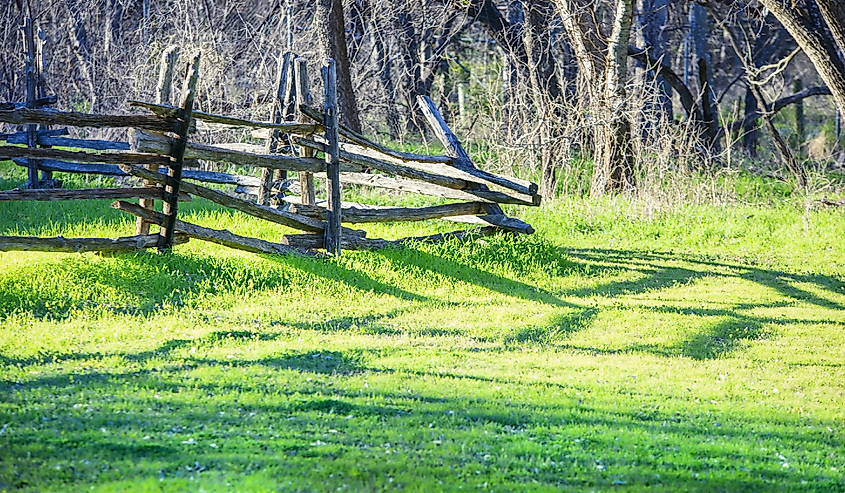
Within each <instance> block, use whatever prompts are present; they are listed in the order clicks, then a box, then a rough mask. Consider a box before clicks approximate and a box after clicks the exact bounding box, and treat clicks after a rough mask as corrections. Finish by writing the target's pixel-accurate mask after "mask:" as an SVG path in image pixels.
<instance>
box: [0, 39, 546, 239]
mask: <svg viewBox="0 0 845 493" xmlns="http://www.w3.org/2000/svg"><path fill="white" fill-rule="evenodd" d="M176 58H177V53H176V52H175V50H174V49H172V48H169V49H168V50H166V51H165V53H164V54H163V56H162V62H161V70H160V73H159V83H158V86H157V88H156V102H155V103H149V102H141V101H130V104H131V105H133V106H136V107H140V108H145V109H147V110H149V111H150V112H151V113H152V114H148V115H92V114H83V113H77V112H61V111H55V110H52V109H46V108H42V107H37V104H30V103H33V102H37V98H29V99H32V100H33V101H29V100H28V102H27V104H18V103H14V104H12V103H8V104H5V105H3V104H2V103H0V122H5V123H9V124H14V125H27V127H26V128H27V130H26V131H24V132H17V133H13V134H6V135H3V134H0V138H2V139H5V141H6V143H7V145H0V159H12V160H13V161H15V162H16V163H17V164H19V165H22V166H26V167H27V168H28V170H30V171H29V181H28V188H29V189H24V190H18V189H16V190H11V191H5V192H0V202H3V201H12V200H80V199H114V200H115V202H113V203H112V207H113V208H115V209H118V210H121V211H124V212H127V213H129V214H132V215H134V216H136V217H137V226H136V232H135V233H136V234H135V235H134V236H128V237H123V238H117V239H103V238H76V239H67V238H62V237H57V238H36V237H12V236H5V237H0V251H5V250H44V251H117V250H137V249H144V248H150V247H158V248H159V249H162V250H167V249H169V248H171V247H172V245H174V244H177V243H183V242H185V241H187V240H188V239H189V238H197V239H202V240H206V241H212V242H215V243H218V244H222V245H226V246H229V247H232V248H238V249H242V250H247V251H251V252H263V253H279V254H286V253H293V252H301V251H303V250H313V249H325V250H326V251H328V252H330V253H333V254H339V253H340V251H341V250H342V249H353V250H354V249H377V248H383V247H386V246H390V245H399V244H403V243H406V242H408V241H440V240H444V239H446V238H450V237H453V238H466V237H471V236H476V235H488V234H493V233H496V232H499V231H511V232H518V233H526V234H530V233H533V229H532V228H531V226H530V225H528V224H526V223H525V222H523V221H520V220H518V219H514V218H510V217H507V216H506V215H505V214H504V213H503V211H502V209H501V207H500V204H518V205H526V206H537V205H539V204H540V196H539V195H538V194H537V186H536V185H535V184H534V183H531V182H529V181H525V180H520V179H516V178H510V177H504V176H500V175H497V174H493V173H489V172H486V171H483V170H480V169H477V168H476V167H475V166H474V165H473V164H472V162H471V160H470V158H469V156H468V155H467V153H466V151H465V150H464V149H463V147H462V146H461V144H460V142H459V140H458V139H457V138H456V137H455V135H454V134H453V133H452V132H451V130H450V129H449V127H448V126H447V125H446V123H445V122H444V120H443V118H442V117H441V116H440V114H439V112H438V111H437V109H436V107H435V106H434V104H433V103H432V101H431V100H430V99H429V98H427V97H422V98H420V99H419V103H420V107H421V108H422V109H423V111H424V113H425V116H426V118H427V120H428V122H429V124H430V125H431V127H432V130H433V131H434V134H435V135H436V136H437V137H438V139H439V140H440V141H441V142H442V144H443V145H444V147H445V148H446V150H447V155H445V156H429V155H422V154H413V153H407V152H400V151H396V150H394V149H390V148H388V147H385V146H382V145H380V144H377V143H375V142H373V141H372V140H370V139H368V138H366V137H365V136H363V135H360V134H358V133H356V132H354V131H352V130H350V129H349V128H346V127H345V126H344V125H342V124H340V123H339V121H338V113H337V104H336V99H337V96H336V94H337V92H336V85H335V68H334V61H333V60H331V59H326V61H325V62H324V64H323V67H322V75H323V82H324V83H323V86H324V104H323V108H322V109H317V108H316V107H315V106H314V105H313V101H312V97H311V94H310V91H309V87H308V74H307V65H306V63H305V61H304V60H303V59H301V58H296V57H295V56H294V55H293V54H290V53H288V54H285V56H284V57H282V59H281V63H280V66H279V70H278V72H277V77H276V89H277V90H276V91H275V94H274V101H273V110H272V113H271V115H270V120H269V121H253V120H245V119H240V118H232V117H227V116H222V115H214V114H210V113H204V112H200V111H194V109H193V105H194V99H195V91H196V85H197V74H198V70H199V54H198V53H197V54H194V55H193V56H192V58H191V61H190V63H189V64H188V70H187V72H186V73H187V75H186V78H185V81H184V84H183V88H184V89H183V94H182V96H181V101H180V103H179V105H178V106H173V105H170V104H168V102H169V100H170V87H171V80H172V78H173V67H174V64H175V60H176ZM36 125H40V128H37V129H36V128H34V127H35V126H36ZM48 125H60V126H75V127H94V128H106V127H124V128H126V127H128V128H129V129H130V130H129V137H130V138H129V142H110V141H102V140H90V139H71V138H67V137H64V135H66V134H67V130H66V129H64V128H62V129H50V128H48V127H47V126H48ZM199 125H204V126H213V127H218V126H219V127H224V128H248V129H253V136H254V137H259V138H263V139H265V145H264V146H258V145H255V144H241V143H234V144H216V145H206V144H199V143H193V142H189V139H188V137H189V133H190V132H191V131H192V129H193V128H195V127H196V126H199ZM341 138H342V139H344V140H345V141H344V142H341ZM8 144H27V145H28V146H27V147H19V146H15V145H8ZM54 147H71V148H79V149H86V151H68V150H63V149H57V148H54ZM92 150H93V151H96V152H90V151H92ZM319 154H322V155H323V157H322V158H318V157H317V156H318V155H319ZM197 160H204V161H211V162H218V163H229V164H234V165H238V166H241V167H253V168H260V169H261V177H260V178H259V177H255V176H245V175H237V174H231V173H219V172H211V171H202V170H197V169H185V167H186V166H194V165H196V164H198V163H197ZM39 170H40V171H41V172H42V173H44V172H47V173H50V172H53V171H59V172H70V173H95V174H104V175H116V176H119V175H129V176H134V177H137V178H141V179H143V180H144V186H143V187H134V188H113V189H87V190H62V189H56V188H53V189H38V188H39V187H41V186H44V185H45V184H46V185H47V186H50V185H55V184H56V183H54V182H47V181H45V180H43V179H41V180H39V179H37V173H38V171H39ZM33 173H34V174H33ZM288 173H297V174H298V176H296V177H295V178H294V177H292V176H291V177H289V176H288ZM48 176H49V175H48ZM315 178H317V179H318V180H320V181H323V182H325V184H326V200H325V201H321V202H318V200H317V193H316V187H315ZM195 182H199V183H195ZM209 182H210V183H217V184H229V185H235V186H236V191H239V192H246V193H247V194H250V195H254V196H255V197H256V202H253V201H251V200H247V199H244V198H243V195H240V196H239V195H237V194H235V195H233V194H230V193H225V192H222V191H220V190H219V189H216V188H219V187H216V188H210V187H208V186H206V185H204V184H201V183H209ZM59 185H60V184H59ZM342 185H360V186H363V187H374V188H384V189H390V190H396V191H401V192H407V193H416V194H423V195H429V196H434V197H440V198H443V199H450V200H452V201H456V202H451V203H447V204H442V205H436V206H431V207H419V208H407V207H379V206H371V205H365V204H358V203H346V202H341V186H342ZM294 191H296V192H298V195H296V194H293V193H291V192H294ZM192 196H199V197H202V198H204V199H207V200H209V201H212V202H215V203H217V204H220V205H222V206H224V207H227V208H231V209H234V210H238V211H240V212H243V213H245V214H249V215H251V216H254V217H258V218H261V219H264V220H267V221H272V222H275V223H278V224H281V225H284V226H288V227H290V228H293V229H296V230H299V231H301V232H302V233H301V234H288V235H281V237H280V240H279V241H278V242H270V241H266V240H262V239H257V238H248V237H244V236H239V235H235V234H233V233H231V232H229V231H226V230H213V229H210V228H206V227H202V226H199V225H195V224H190V223H186V222H184V221H181V220H179V219H178V218H177V212H178V203H179V201H180V200H191V197H192ZM128 199H140V202H139V203H138V204H134V203H130V202H127V201H126V200H128ZM274 199H275V201H274ZM156 200H159V201H162V211H161V212H157V211H156V210H155V209H154V202H155V201H156ZM272 202H275V204H273V203H272ZM274 205H275V206H274ZM427 219H444V220H449V221H454V222H462V223H469V224H471V225H473V228H472V229H469V230H463V231H455V232H452V233H444V234H438V235H431V236H425V237H413V238H403V239H400V240H395V241H387V240H382V239H373V238H367V237H366V233H365V232H364V231H360V230H356V229H352V228H348V227H342V226H341V224H342V223H345V224H348V225H349V224H359V223H370V222H398V221H421V220H427ZM150 224H157V225H159V226H160V232H159V233H158V234H153V235H151V234H149V225H150Z"/></svg>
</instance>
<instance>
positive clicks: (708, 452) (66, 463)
mask: <svg viewBox="0 0 845 493" xmlns="http://www.w3.org/2000/svg"><path fill="white" fill-rule="evenodd" d="M218 337H222V338H223V339H224V340H225V339H228V338H229V337H230V336H228V335H223V334H222V333H221V334H218V335H216V336H213V337H212V336H207V337H206V338H207V339H208V340H209V341H211V342H214V341H216V340H219V339H215V338H218ZM235 338H236V339H237V338H238V336H237V335H235ZM246 339H248V338H246ZM175 347H178V346H167V345H162V347H161V348H160V349H162V350H167V351H173V350H174V348H175ZM368 358H369V355H367V354H362V353H361V352H360V350H352V351H331V352H315V351H308V352H290V353H287V354H284V355H280V356H271V357H266V358H259V359H256V360H252V361H250V360H244V361H238V362H234V361H229V360H225V359H222V360H221V359H216V358H197V359H190V358H189V359H186V361H189V363H187V364H186V365H173V366H171V367H166V368H163V369H161V370H159V371H138V370H134V369H129V370H127V371H124V372H122V373H121V372H109V371H105V370H102V369H93V368H92V369H89V370H88V371H87V372H86V373H84V374H81V375H80V374H75V375H71V374H66V375H49V376H36V377H32V378H29V379H28V380H27V381H25V382H15V383H9V382H3V383H0V391H2V393H3V395H4V408H3V410H2V411H0V417H2V421H3V422H4V423H10V425H9V428H8V429H6V428H4V432H3V433H0V462H2V463H4V464H6V465H7V468H6V469H4V471H2V472H0V483H4V487H10V488H13V489H18V488H34V489H66V490H82V489H87V488H88V487H89V486H93V485H101V486H102V482H103V481H115V480H118V479H119V480H124V481H129V482H131V483H136V482H138V481H143V480H145V479H148V478H153V479H155V481H156V484H162V485H163V486H167V485H168V482H169V481H174V480H178V479H180V478H184V479H188V478H189V477H190V478H191V480H192V481H194V480H196V481H202V480H203V477H204V474H206V475H208V474H216V475H217V476H214V477H217V478H219V477H226V478H228V479H229V480H231V479H234V478H236V477H238V476H242V475H247V476H249V475H251V474H256V473H258V472H259V471H265V472H269V473H270V474H271V475H272V476H273V477H274V478H275V479H276V480H279V481H281V480H284V481H291V482H292V484H293V485H299V484H302V485H303V486H302V488H304V489H309V490H310V489H315V488H316V489H319V490H335V489H336V488H338V487H341V486H342V484H344V483H345V484H347V487H348V488H351V489H352V490H359V491H363V490H373V489H377V488H376V487H375V485H376V484H382V483H381V481H382V480H377V479H374V478H384V477H385V467H386V466H388V465H389V464H390V466H388V467H387V468H386V469H387V472H389V473H390V475H391V476H395V477H396V480H397V481H415V480H416V481H425V482H431V483H436V482H437V480H441V481H443V482H444V483H443V484H444V486H442V488H443V489H446V490H451V489H456V488H457V487H458V486H462V487H464V488H467V487H475V486H476V483H478V484H480V483H481V482H484V481H487V482H488V483H489V484H495V485H497V486H498V487H499V488H503V489H506V490H511V491H517V490H520V489H526V488H530V487H536V485H539V486H540V487H544V488H547V489H554V488H562V487H570V488H576V489H596V488H598V489H609V488H617V487H618V486H619V485H621V484H622V483H624V484H626V485H628V486H629V487H637V486H645V485H648V486H651V487H654V488H657V489H662V490H666V491H688V490H696V491H700V490H708V491H712V490H718V491H722V490H724V491H740V490H742V491H799V490H802V489H806V486H805V485H806V484H810V485H811V486H812V489H816V490H824V489H827V490H829V491H835V490H837V489H838V488H840V487H841V486H842V483H841V481H842V479H841V475H839V474H838V473H837V472H834V471H832V470H830V468H829V467H824V468H821V467H815V466H814V465H813V464H810V463H809V462H808V461H810V460H812V457H815V455H812V454H811V455H810V456H809V457H808V458H802V457H801V454H803V451H814V452H815V453H818V454H834V451H837V450H841V449H842V447H843V446H845V442H843V439H842V437H841V435H835V434H832V433H831V434H819V433H818V432H816V431H814V430H811V429H810V428H809V427H807V426H803V424H804V420H803V418H801V417H795V416H793V415H789V414H777V415H775V416H769V417H760V416H756V415H754V414H753V413H739V414H737V413H736V412H734V411H720V410H718V409H703V408H702V409H685V410H683V411H672V410H663V409H661V408H659V407H657V408H648V409H644V408H637V407H631V405H629V404H627V403H621V402H619V403H598V402H597V403H595V404H588V403H582V402H580V400H578V399H576V398H575V397H574V396H573V394H572V391H574V390H575V388H574V387H572V386H569V385H567V384H566V383H565V382H564V383H557V384H555V385H554V386H553V388H552V389H549V384H548V383H547V382H520V381H517V380H501V379H493V378H490V377H487V376H485V375H475V374H472V373H469V374H465V375H455V374H452V373H439V372H435V371H430V372H407V371H405V370H402V369H398V368H390V367H388V368H387V369H386V370H376V369H373V368H369V367H368V365H367V363H366V361H367V360H368ZM212 367H217V368H222V370H231V371H235V370H237V369H241V368H243V369H249V370H251V371H253V375H259V376H260V375H264V376H261V377H260V380H259V381H253V382H249V381H247V382H238V381H232V380H227V381H221V380H219V379H216V378H215V377H214V375H215V374H213V373H212V374H207V373H202V372H198V373H197V375H198V376H199V377H198V378H199V381H194V382H193V383H190V384H189V383H186V381H185V380H184V377H183V375H184V373H185V372H186V371H187V370H189V369H199V370H201V369H203V368H212ZM284 371H292V372H295V373H294V374H296V373H302V374H304V375H303V377H304V376H306V375H310V376H312V377H314V381H311V379H310V378H308V379H305V378H299V379H288V378H283V379H280V380H278V381H279V382H284V385H281V384H276V383H275V382H276V381H277V380H276V376H277V375H278V372H284ZM377 371H388V372H395V373H402V375H400V377H402V378H400V381H401V382H402V384H401V385H402V387H401V389H402V390H401V391H400V390H398V389H394V388H393V386H390V388H376V389H371V390H368V391H367V392H366V393H361V392H358V391H357V390H356V387H357V386H359V385H360V375H362V374H363V375H367V374H372V373H374V372H377ZM326 376H331V380H332V382H333V383H334V385H332V386H329V385H328V383H327V382H326V380H328V379H326V378H324V377H326ZM404 376H413V377H416V378H415V379H408V378H404ZM253 378H259V377H253ZM426 379H428V380H434V382H436V384H435V385H432V384H426V383H424V382H425V381H426ZM457 381H467V382H469V383H470V384H471V385H468V386H466V390H465V391H464V392H461V393H459V394H456V393H455V392H450V391H446V390H444V389H448V388H452V387H453V386H454V384H455V383H456V382H457ZM473 382H478V383H480V384H482V385H483V386H487V385H489V384H494V383H495V384H498V385H506V384H507V385H511V386H523V385H525V386H530V387H533V390H532V392H531V393H528V394H527V396H526V397H523V398H520V397H519V394H516V397H515V396H514V394H509V395H508V396H507V397H502V398H499V397H496V396H494V395H491V394H490V393H489V392H482V391H480V389H479V387H478V386H476V385H474V384H473ZM45 389H46V391H45ZM406 389H407V390H406ZM547 389H548V390H547ZM535 391H536V392H545V393H544V394H543V395H542V396H533V397H529V396H528V395H533V394H534V393H536V392H535ZM153 394H155V395H153ZM547 394H548V395H547ZM552 394H554V395H555V396H556V397H554V398H547V397H548V396H551V395H552ZM544 396H546V397H544ZM65 397H67V398H65ZM68 398H70V400H68ZM73 403H76V404H77V405H69V404H73ZM22 409H37V410H38V411H37V412H27V413H17V412H16V410H22ZM705 411H706V412H705ZM825 424H827V425H829V426H833V425H834V424H833V423H826V422H821V423H820V425H825ZM656 437H659V439H658V438H656ZM714 442H715V443H719V444H721V445H720V446H714ZM769 444H771V445H769ZM767 446H770V447H776V450H777V451H778V452H779V453H781V454H783V455H785V456H790V457H794V458H793V459H792V460H791V461H790V462H795V464H794V465H793V466H792V467H790V468H787V467H786V466H782V464H781V463H780V462H779V461H778V460H777V459H776V458H775V456H774V454H773V453H767V452H764V451H761V447H767ZM762 450H765V448H763V449H762ZM773 450H774V448H773ZM386 451H387V452H390V453H389V454H388V453H386ZM726 451H729V452H728V453H733V454H737V455H736V457H733V458H732V457H730V456H726ZM831 457H832V455H831ZM719 461H722V463H724V464H727V465H726V466H715V464H716V463H718V462H719ZM734 461H735V462H734ZM828 462H829V463H830V464H838V463H841V461H840V462H838V463H837V462H830V461H828ZM828 462H826V463H825V464H827V463H828ZM328 463H331V467H329V468H327V469H328V470H321V468H320V467H319V466H320V465H326V464H328ZM742 465H749V466H751V468H750V469H746V470H745V471H743V472H742V473H740V472H739V471H738V468H739V467H740V466H742ZM104 466H106V468H105V469H104ZM108 468H115V469H118V470H119V471H120V472H119V478H118V477H116V476H115V475H113V474H112V475H109V474H104V472H105V471H106V470H107V469H108ZM179 471H181V474H180V473H179ZM250 471H252V472H250ZM338 471H340V472H344V473H345V474H343V475H337V474H336V473H337V472H338ZM352 471H359V473H358V474H352ZM332 472H333V473H335V474H332V475H330V473H332ZM311 477H315V478H317V481H318V483H319V486H316V487H315V486H314V485H311V486H310V487H309V486H308V484H309V483H307V482H306V480H305V479H303V478H311ZM159 481H163V483H159ZM374 481H375V483H374ZM384 481H386V479H384ZM277 483H278V481H277ZM177 484H178V483H177ZM408 484H415V483H408ZM532 485H534V486H532Z"/></svg>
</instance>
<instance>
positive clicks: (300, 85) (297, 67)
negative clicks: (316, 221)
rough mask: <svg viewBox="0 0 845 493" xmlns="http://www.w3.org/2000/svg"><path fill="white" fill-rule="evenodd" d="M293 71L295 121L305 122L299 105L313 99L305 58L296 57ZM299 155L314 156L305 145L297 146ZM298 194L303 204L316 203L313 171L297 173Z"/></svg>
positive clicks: (307, 103)
mask: <svg viewBox="0 0 845 493" xmlns="http://www.w3.org/2000/svg"><path fill="white" fill-rule="evenodd" d="M294 73H295V74H296V121H298V122H300V123H305V122H308V121H310V120H309V119H308V118H307V117H306V116H305V115H304V114H303V113H302V110H301V109H300V107H301V106H303V105H309V104H311V103H312V101H313V100H312V98H311V90H310V89H309V88H308V63H307V62H306V61H305V59H303V58H297V59H296V61H295V63H294ZM307 136H308V135H306V137H307ZM299 157H314V150H313V149H310V148H308V147H305V146H299ZM299 195H300V197H301V200H302V203H303V204H305V205H314V204H316V203H317V194H316V191H315V189H314V174H313V173H308V172H305V171H303V172H301V173H299Z"/></svg>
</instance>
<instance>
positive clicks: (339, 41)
mask: <svg viewBox="0 0 845 493" xmlns="http://www.w3.org/2000/svg"><path fill="white" fill-rule="evenodd" d="M314 7H315V10H314V32H315V33H316V36H317V45H318V46H319V51H320V56H321V57H322V58H325V57H329V58H333V59H334V60H335V62H337V90H338V106H339V107H340V119H341V121H342V122H343V123H344V124H345V125H346V126H348V127H349V128H351V129H352V130H354V131H356V132H360V131H361V118H360V117H359V116H358V104H357V102H356V100H355V92H354V90H353V89H352V75H351V73H350V70H349V54H348V52H347V48H346V29H345V22H344V17H343V2H342V1H341V0H318V1H317V2H316V4H315V5H314Z"/></svg>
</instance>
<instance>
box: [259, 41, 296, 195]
mask: <svg viewBox="0 0 845 493" xmlns="http://www.w3.org/2000/svg"><path fill="white" fill-rule="evenodd" d="M292 58H293V55H292V54H291V53H285V54H284V55H283V56H282V59H281V60H280V63H279V69H278V70H277V71H276V81H275V82H276V84H275V85H276V93H275V94H274V95H273V98H272V109H271V110H270V122H271V123H282V120H283V118H284V116H283V114H282V113H283V110H284V108H283V106H284V100H285V94H286V93H287V84H288V74H289V73H290V71H291V59H292ZM278 147H279V131H278V130H275V129H273V130H271V131H270V135H269V136H268V137H267V141H266V143H265V147H264V152H265V154H275V153H276V151H277V149H278ZM275 178H277V179H282V180H283V179H285V178H287V172H285V171H280V172H278V173H274V170H272V169H269V168H264V169H262V170H261V186H259V187H258V203H259V204H260V205H270V192H271V191H272V188H273V180H274V179H275Z"/></svg>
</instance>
